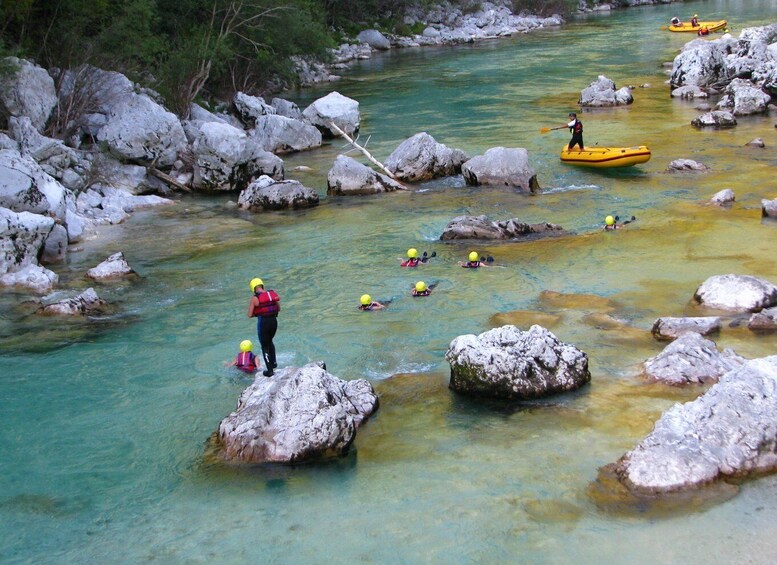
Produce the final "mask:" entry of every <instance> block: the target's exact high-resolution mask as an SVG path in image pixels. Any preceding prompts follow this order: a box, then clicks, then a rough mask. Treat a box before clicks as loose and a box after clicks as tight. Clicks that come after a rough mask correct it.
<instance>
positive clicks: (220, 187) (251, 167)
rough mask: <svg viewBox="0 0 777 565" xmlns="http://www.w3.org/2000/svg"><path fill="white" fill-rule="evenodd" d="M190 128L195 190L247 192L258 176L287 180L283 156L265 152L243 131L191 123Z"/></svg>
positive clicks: (217, 124) (221, 125) (234, 128)
mask: <svg viewBox="0 0 777 565" xmlns="http://www.w3.org/2000/svg"><path fill="white" fill-rule="evenodd" d="M188 128H189V131H190V132H192V133H193V138H194V142H193V143H192V152H193V153H194V156H195V162H194V187H195V188H197V189H199V190H206V191H232V190H243V189H244V188H245V187H246V186H248V183H250V182H251V180H252V179H253V178H255V177H256V176H258V175H268V176H271V177H273V178H276V179H278V180H281V179H283V176H284V174H285V172H284V168H283V161H282V160H281V159H280V157H278V156H276V155H273V154H272V153H270V152H269V151H265V150H264V149H262V148H261V146H260V145H259V144H258V143H257V142H256V141H255V140H254V139H253V138H251V137H250V136H248V135H247V134H246V133H245V132H244V131H243V130H239V129H237V128H236V127H233V126H231V125H229V124H225V123H221V122H196V123H195V122H190V123H189V124H188Z"/></svg>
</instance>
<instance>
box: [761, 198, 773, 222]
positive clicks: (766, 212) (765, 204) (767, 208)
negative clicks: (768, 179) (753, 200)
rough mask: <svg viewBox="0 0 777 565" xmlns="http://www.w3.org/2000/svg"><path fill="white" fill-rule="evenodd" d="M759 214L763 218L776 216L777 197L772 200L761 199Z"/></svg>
mask: <svg viewBox="0 0 777 565" xmlns="http://www.w3.org/2000/svg"><path fill="white" fill-rule="evenodd" d="M761 216H763V217H764V218H766V217H769V218H777V198H775V199H774V200H766V199H765V198H764V199H763V200H761Z"/></svg>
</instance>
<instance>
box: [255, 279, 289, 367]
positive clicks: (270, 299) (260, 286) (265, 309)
mask: <svg viewBox="0 0 777 565" xmlns="http://www.w3.org/2000/svg"><path fill="white" fill-rule="evenodd" d="M248 286H249V287H250V288H251V292H253V293H254V295H253V296H252V297H251V301H250V302H249V303H248V317H249V318H256V333H257V335H258V336H259V343H260V345H261V346H262V357H263V358H264V364H265V365H266V366H267V369H265V370H264V372H263V373H262V374H263V375H264V376H265V377H272V375H273V369H275V368H276V367H277V366H278V363H277V362H276V358H275V345H274V344H273V342H272V340H273V338H274V337H275V332H277V331H278V312H280V311H281V298H280V297H279V296H278V293H277V292H275V291H274V290H265V289H264V282H263V281H262V279H260V278H255V279H251V282H250V283H248Z"/></svg>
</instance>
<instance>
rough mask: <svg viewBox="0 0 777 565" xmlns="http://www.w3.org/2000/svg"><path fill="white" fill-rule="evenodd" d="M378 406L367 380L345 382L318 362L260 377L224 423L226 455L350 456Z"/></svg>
mask: <svg viewBox="0 0 777 565" xmlns="http://www.w3.org/2000/svg"><path fill="white" fill-rule="evenodd" d="M377 409H378V397H377V395H376V394H375V392H374V390H373V388H372V385H370V383H369V382H368V381H366V380H365V379H357V380H354V381H343V380H340V379H338V378H337V377H335V376H334V375H332V374H330V373H328V372H327V371H326V370H325V369H323V368H321V367H320V366H318V365H316V364H313V363H311V364H308V365H305V366H304V367H299V368H298V367H288V368H285V369H280V370H277V371H276V372H275V375H274V376H273V377H272V378H266V377H262V376H257V377H256V380H255V381H254V383H253V384H252V385H251V386H249V387H248V388H247V389H245V390H244V391H243V394H241V395H240V399H239V400H238V403H237V408H236V410H235V411H234V412H232V413H231V414H230V415H229V416H227V417H226V418H224V419H223V420H222V421H221V423H220V424H219V429H218V439H219V442H220V444H221V447H222V455H223V457H224V459H226V460H227V461H232V462H239V463H265V462H280V463H298V462H302V461H310V460H316V459H322V458H328V457H336V456H341V455H345V454H346V453H347V452H348V450H349V448H350V446H351V444H352V443H353V441H354V439H355V438H356V430H357V428H359V426H361V425H362V424H363V423H364V421H365V420H366V419H367V418H368V417H369V416H370V415H371V414H372V413H373V412H375V410H377Z"/></svg>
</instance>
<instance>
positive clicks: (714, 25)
mask: <svg viewBox="0 0 777 565" xmlns="http://www.w3.org/2000/svg"><path fill="white" fill-rule="evenodd" d="M703 27H706V28H707V29H708V30H709V32H710V33H712V32H713V31H718V30H721V29H723V28H724V27H726V20H719V21H717V22H699V25H697V26H692V25H691V23H690V22H682V23H681V24H680V25H679V26H675V25H670V26H669V28H668V29H669V31H677V32H693V33H698V32H699V30H700V29H701V28H703Z"/></svg>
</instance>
